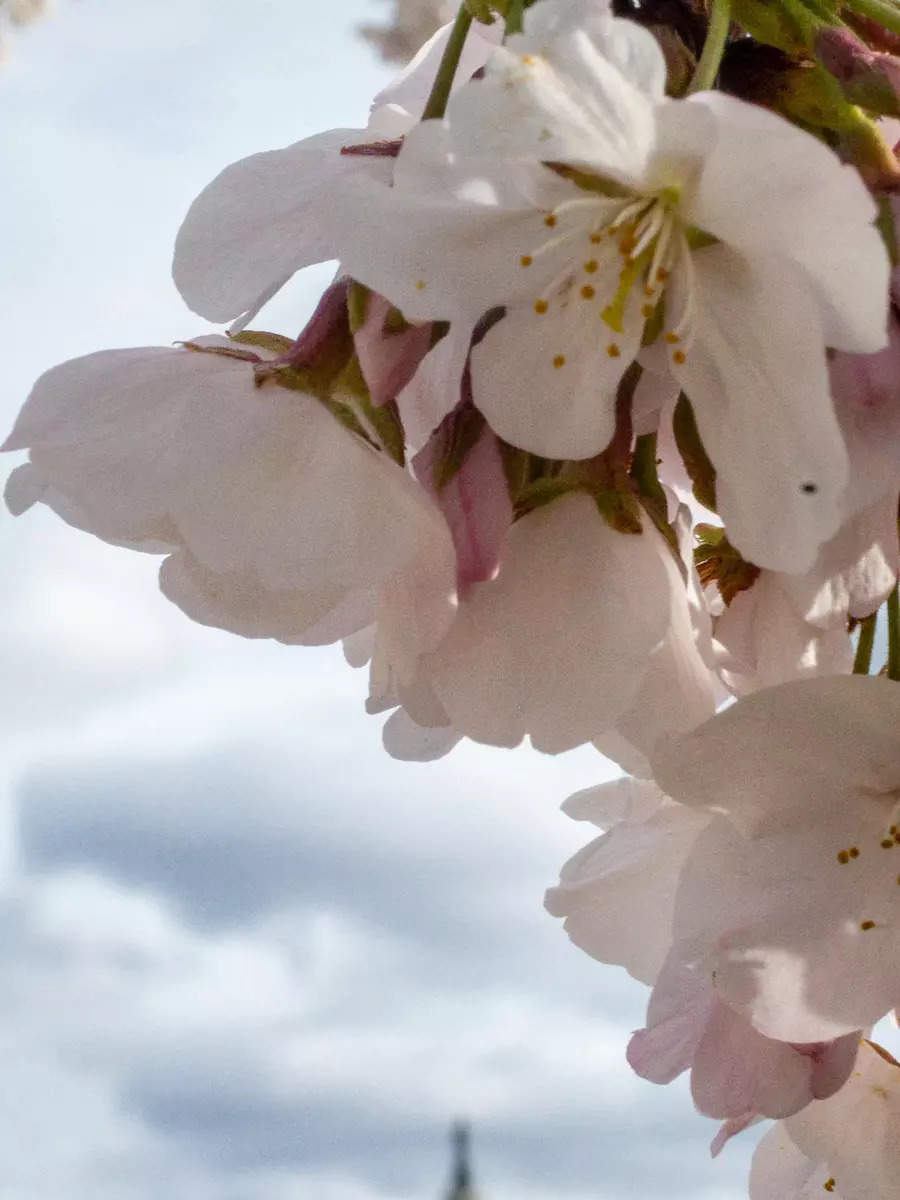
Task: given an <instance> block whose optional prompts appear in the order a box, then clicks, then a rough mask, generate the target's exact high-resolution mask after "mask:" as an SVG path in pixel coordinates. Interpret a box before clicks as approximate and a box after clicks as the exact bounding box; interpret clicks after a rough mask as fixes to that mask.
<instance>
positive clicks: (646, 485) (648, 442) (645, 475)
mask: <svg viewBox="0 0 900 1200" xmlns="http://www.w3.org/2000/svg"><path fill="white" fill-rule="evenodd" d="M631 478H632V479H633V480H634V482H635V483H636V484H637V486H638V491H639V492H640V493H641V495H642V496H647V497H648V498H649V499H651V500H656V501H659V502H661V503H662V505H663V510H664V511H665V502H666V494H665V492H664V491H663V490H662V485H661V484H660V482H659V476H658V475H657V473H656V434H655V433H644V434H641V436H640V437H638V438H636V439H635V443H634V454H633V455H632V458H631Z"/></svg>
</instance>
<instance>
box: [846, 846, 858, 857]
mask: <svg viewBox="0 0 900 1200" xmlns="http://www.w3.org/2000/svg"><path fill="white" fill-rule="evenodd" d="M847 853H848V854H849V855H850V857H851V858H859V846H851V847H850V849H849V850H848V851H847Z"/></svg>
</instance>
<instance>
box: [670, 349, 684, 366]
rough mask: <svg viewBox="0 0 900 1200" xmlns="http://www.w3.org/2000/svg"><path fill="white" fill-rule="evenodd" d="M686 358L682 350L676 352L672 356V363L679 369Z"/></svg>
mask: <svg viewBox="0 0 900 1200" xmlns="http://www.w3.org/2000/svg"><path fill="white" fill-rule="evenodd" d="M686 358H687V355H686V354H685V352H684V351H683V350H676V351H675V353H674V354H673V355H672V361H673V362H677V363H678V365H679V367H680V366H681V364H682V363H683V362H684V361H685V359H686Z"/></svg>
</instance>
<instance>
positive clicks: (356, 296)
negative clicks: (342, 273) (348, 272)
mask: <svg viewBox="0 0 900 1200" xmlns="http://www.w3.org/2000/svg"><path fill="white" fill-rule="evenodd" d="M371 295H372V293H371V291H370V290H369V288H367V287H366V286H365V284H362V283H357V282H356V280H355V279H354V280H353V281H352V282H351V284H350V287H349V288H348V289H347V321H348V323H349V325H350V332H351V333H356V331H357V330H358V329H362V327H363V325H365V323H366V313H367V312H368V309H369V297H370V296H371Z"/></svg>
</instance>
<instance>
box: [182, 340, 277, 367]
mask: <svg viewBox="0 0 900 1200" xmlns="http://www.w3.org/2000/svg"><path fill="white" fill-rule="evenodd" d="M175 345H176V346H181V347H182V348H183V349H185V350H193V351H194V352H195V353H197V354H218V355H219V356H220V357H221V358H237V359H240V361H241V362H249V363H253V365H254V366H256V365H257V364H258V363H259V355H258V354H254V353H253V352H252V351H251V350H238V349H237V347H235V348H234V349H232V348H231V347H230V346H201V345H200V344H199V342H176V343H175Z"/></svg>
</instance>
